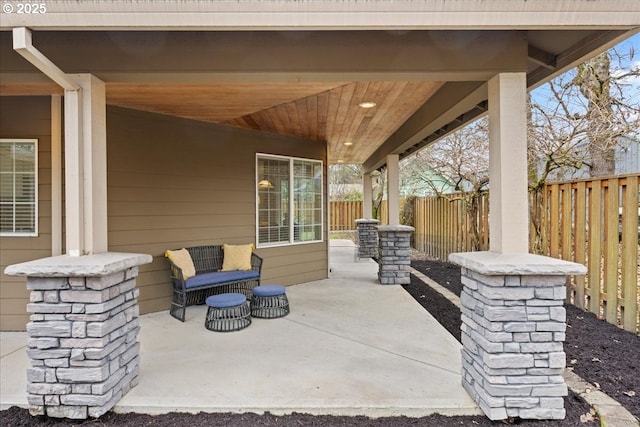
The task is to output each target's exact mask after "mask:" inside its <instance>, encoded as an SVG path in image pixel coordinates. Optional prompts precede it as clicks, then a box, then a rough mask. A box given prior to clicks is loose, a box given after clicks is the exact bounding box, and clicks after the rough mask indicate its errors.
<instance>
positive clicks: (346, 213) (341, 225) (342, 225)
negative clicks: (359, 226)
mask: <svg viewBox="0 0 640 427" xmlns="http://www.w3.org/2000/svg"><path fill="white" fill-rule="evenodd" d="M329 218H330V221H331V223H330V226H329V230H330V231H345V230H355V229H356V219H359V218H362V202H361V201H354V202H351V201H337V202H330V203H329Z"/></svg>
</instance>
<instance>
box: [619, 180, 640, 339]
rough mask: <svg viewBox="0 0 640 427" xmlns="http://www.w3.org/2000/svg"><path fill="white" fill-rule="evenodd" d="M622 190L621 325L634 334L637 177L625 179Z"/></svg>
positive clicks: (636, 322)
mask: <svg viewBox="0 0 640 427" xmlns="http://www.w3.org/2000/svg"><path fill="white" fill-rule="evenodd" d="M626 184H627V185H626V186H625V188H623V193H622V194H623V196H622V201H623V206H624V207H623V210H622V263H621V264H622V265H621V269H622V300H623V304H624V305H623V307H622V316H621V317H622V325H623V327H624V329H626V330H627V331H630V332H636V325H638V324H640V319H639V318H638V298H639V297H640V295H639V294H640V289H638V287H639V285H638V274H640V272H639V271H638V268H639V267H638V213H639V212H638V211H636V209H635V207H636V206H639V207H640V204H639V203H638V177H637V176H634V177H629V178H627V182H626Z"/></svg>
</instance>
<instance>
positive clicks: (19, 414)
mask: <svg viewBox="0 0 640 427" xmlns="http://www.w3.org/2000/svg"><path fill="white" fill-rule="evenodd" d="M420 262H422V261H418V262H415V263H414V267H415V268H417V269H418V270H420V271H423V272H424V273H425V274H427V275H428V276H429V277H431V278H432V279H433V280H435V281H437V282H438V283H440V284H442V285H443V286H445V287H447V288H449V289H450V290H454V289H455V288H456V286H457V287H459V289H461V284H460V270H459V268H458V267H456V266H453V265H451V264H448V263H437V262H433V261H429V262H428V264H424V265H427V266H429V269H428V270H427V269H425V268H424V265H423V266H422V267H421V266H420V265H419V263H420ZM425 262H426V261H425ZM447 282H449V283H447ZM405 289H406V290H407V291H408V292H409V293H410V294H411V295H413V296H414V298H415V299H416V301H418V302H419V303H420V304H421V305H422V306H423V307H424V308H425V309H427V310H428V311H429V312H430V313H431V314H432V315H433V316H434V317H435V318H436V319H437V320H438V321H439V322H440V323H441V324H443V325H444V326H445V327H446V328H447V330H449V331H450V332H451V333H452V334H453V335H454V336H456V337H457V338H458V340H459V339H460V332H459V330H460V313H459V311H458V309H457V307H455V306H454V305H453V304H451V303H450V302H449V301H448V300H446V299H445V298H443V297H442V296H440V294H438V293H437V292H435V291H433V290H432V289H431V288H430V287H429V286H427V285H425V284H424V283H422V282H421V281H420V280H418V279H417V278H415V277H413V276H412V281H411V284H410V285H407V286H406V287H405ZM454 292H456V291H454ZM457 292H458V293H459V292H460V290H458V291H457ZM568 317H569V323H570V326H571V327H570V328H569V330H568V331H567V354H568V356H567V357H568V359H576V362H575V363H574V364H573V365H574V366H575V369H576V372H577V373H578V374H579V375H581V376H583V378H585V379H586V380H587V381H590V382H598V383H599V384H600V386H601V387H602V388H603V389H604V387H605V386H604V384H605V381H604V380H600V381H598V378H596V379H589V378H588V377H587V376H586V375H583V374H582V373H580V372H579V371H578V369H577V366H578V365H588V364H596V366H598V367H600V368H602V366H604V365H610V364H613V363H617V362H615V361H611V362H610V361H609V359H607V358H606V357H605V356H604V355H602V354H600V353H593V352H591V351H590V350H588V349H587V350H585V354H586V356H581V355H579V354H578V352H577V351H575V352H574V351H573V350H570V349H571V348H572V347H573V346H574V344H572V343H573V342H574V341H571V339H570V338H569V336H570V335H572V334H575V330H577V329H581V327H582V325H583V324H586V323H587V322H589V320H588V319H589V316H588V315H586V313H580V316H576V318H575V320H574V319H573V317H572V315H571V314H569V315H568ZM578 317H581V318H578ZM594 320H596V323H597V325H598V326H597V327H598V329H595V330H597V331H598V332H596V333H593V334H592V333H591V332H589V333H585V334H584V337H583V338H582V339H578V340H577V343H581V342H582V341H584V340H586V341H589V342H591V341H590V340H594V341H598V342H600V343H601V344H599V346H600V347H603V348H607V347H610V346H611V345H612V343H614V344H618V343H617V342H616V341H614V340H618V339H617V338H611V342H610V343H607V344H605V343H604V341H602V340H598V339H597V338H596V337H597V336H601V335H602V336H604V335H603V333H600V332H599V328H600V327H601V325H600V324H601V323H604V322H602V321H598V320H597V319H594ZM408 327H410V325H408ZM585 328H594V326H591V325H585ZM614 328H615V327H614ZM595 330H593V331H595ZM610 333H613V332H610ZM607 336H608V335H607ZM611 336H617V335H611ZM631 338H637V337H635V336H631ZM618 341H621V342H624V341H632V339H630V338H629V337H626V338H625V339H621V340H618ZM636 342H637V340H636ZM578 347H581V349H584V346H583V345H580V344H578ZM632 348H633V349H635V350H634V351H635V354H636V355H638V354H640V347H639V348H637V347H635V345H632ZM615 351H616V352H618V353H619V352H620V349H618V348H616V350H615ZM569 354H570V355H569ZM596 355H597V356H596ZM593 358H598V359H599V360H600V362H589V363H587V362H586V359H589V360H591V359H593ZM637 359H638V358H637V356H636V358H635V361H636V362H637ZM605 361H606V362H605ZM633 369H634V370H635V369H636V367H635V364H634V366H633ZM620 370H621V371H622V372H626V373H632V372H635V371H633V370H631V368H630V367H628V366H626V365H623V366H622V367H621V369H620ZM606 372H609V374H605V375H603V377H604V378H608V377H611V378H615V379H616V381H618V382H617V384H622V381H623V379H622V378H621V377H618V374H615V373H611V372H610V371H606ZM629 376H630V375H629ZM636 376H637V375H636ZM623 377H624V376H623ZM636 381H637V380H636ZM634 384H635V383H634ZM626 387H627V386H626V384H625V385H624V386H623V388H626ZM634 387H635V388H633V390H638V391H639V392H640V387H637V386H635V385H634ZM629 390H632V389H631V388H629ZM637 399H638V397H633V398H632V399H631V401H632V402H636V403H637ZM625 406H627V405H626V404H625ZM630 406H633V405H630ZM630 406H627V408H628V409H630V410H631V408H630ZM565 408H566V410H567V418H566V419H565V420H563V421H529V420H527V421H525V420H508V421H505V422H500V421H497V422H492V421H489V420H488V419H487V418H485V417H483V416H474V417H444V416H441V415H432V416H428V417H421V418H408V417H402V416H400V417H384V418H374V419H372V418H368V417H340V416H314V415H309V414H299V413H294V414H291V415H286V416H276V415H273V414H270V413H266V414H262V415H257V414H252V413H248V414H229V413H200V414H185V413H175V412H174V413H170V414H165V415H157V416H150V415H145V414H114V413H112V412H109V413H107V414H105V415H104V416H102V417H100V418H99V419H97V420H87V421H84V422H78V421H72V420H57V419H51V418H44V417H32V416H31V415H29V412H28V411H27V410H26V409H19V408H16V407H13V408H10V409H8V410H5V411H0V425H2V426H53V427H69V426H79V425H82V426H100V427H110V426H127V427H129V426H131V427H133V426H136V427H138V426H192V427H205V426H225V427H245V426H246V427H249V426H251V427H253V426H284V427H289V426H332V427H346V426H367V427H369V426H371V427H405V426H424V427H442V426H480V427H482V426H499V425H505V424H514V425H520V426H526V427H555V426H558V427H570V426H575V427H578V426H597V425H599V422H598V420H597V419H596V417H593V415H592V414H593V413H592V410H591V408H590V407H589V405H588V404H586V403H585V402H584V401H583V400H582V399H580V398H579V397H577V396H575V395H573V394H570V395H569V396H567V397H566V398H565ZM635 408H636V409H637V406H635ZM632 412H633V411H632ZM634 413H635V414H636V415H637V413H636V412H634Z"/></svg>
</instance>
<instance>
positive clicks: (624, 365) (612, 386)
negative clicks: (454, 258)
mask: <svg viewBox="0 0 640 427" xmlns="http://www.w3.org/2000/svg"><path fill="white" fill-rule="evenodd" d="M411 265H412V267H413V268H415V269H416V270H418V271H420V272H422V273H423V274H425V275H427V276H429V277H430V278H431V279H433V280H434V281H436V282H438V283H439V284H440V285H442V286H443V287H445V288H447V289H449V290H450V291H451V292H453V293H455V294H456V295H460V292H461V290H462V283H461V282H460V267H458V266H455V265H453V264H449V263H446V262H440V261H433V260H424V259H419V260H414V261H412V263H411ZM414 282H415V283H414ZM411 288H413V289H411ZM425 288H427V289H426V291H425ZM407 290H408V291H409V292H410V293H411V294H412V295H413V296H414V298H416V300H418V301H419V302H421V301H423V300H429V299H433V300H435V301H434V302H433V303H430V304H422V305H423V306H424V307H425V308H426V309H427V310H428V311H429V312H430V313H431V314H433V316H434V317H436V319H438V321H440V323H441V324H442V325H443V326H444V327H445V328H446V329H447V330H448V331H449V332H451V334H452V335H454V336H455V337H457V338H458V340H459V339H460V338H459V337H460V332H459V329H460V318H459V314H460V311H459V310H458V309H457V307H455V306H454V305H453V304H451V303H449V301H448V300H446V299H445V298H442V297H441V296H440V295H439V294H438V293H437V292H435V291H433V290H431V288H429V287H428V286H426V285H423V284H421V282H420V281H419V280H418V279H416V278H413V279H412V284H411V285H410V287H407ZM422 295H425V296H424V297H422ZM446 303H448V304H449V306H448V307H449V310H450V311H452V312H453V313H454V314H452V313H451V312H449V313H447V309H446V308H444V307H447V304H446ZM565 308H566V310H567V334H566V342H565V353H566V354H567V366H569V367H571V368H573V371H574V372H575V373H576V374H578V375H579V376H580V377H582V378H583V379H584V380H586V381H588V382H590V383H591V384H593V385H595V386H596V387H600V388H601V389H602V391H603V392H605V393H606V394H608V395H609V396H611V397H612V398H614V399H615V400H617V401H618V402H620V404H621V405H623V406H624V407H625V408H627V410H629V412H631V413H632V414H633V415H635V416H636V417H638V418H640V366H638V365H639V364H640V336H638V335H636V334H633V333H630V332H626V331H624V330H622V329H620V328H618V327H617V326H615V325H612V324H610V323H607V322H606V321H604V320H600V319H598V318H597V317H596V316H595V315H594V314H593V313H589V312H585V311H584V310H581V309H579V308H577V307H575V306H573V305H565ZM441 320H442V321H441Z"/></svg>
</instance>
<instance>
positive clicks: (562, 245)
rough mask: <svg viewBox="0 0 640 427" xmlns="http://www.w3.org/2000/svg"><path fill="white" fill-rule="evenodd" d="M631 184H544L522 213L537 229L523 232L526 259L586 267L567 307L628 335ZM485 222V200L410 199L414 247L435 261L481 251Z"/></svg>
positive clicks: (637, 293) (634, 299)
mask: <svg viewBox="0 0 640 427" xmlns="http://www.w3.org/2000/svg"><path fill="white" fill-rule="evenodd" d="M639 177H640V175H638V174H635V175H627V176H622V177H613V178H602V179H596V180H578V181H571V182H560V183H549V184H547V185H546V186H545V188H544V189H543V190H542V191H541V192H540V193H539V194H538V195H531V200H530V204H531V205H530V207H531V209H530V214H531V215H532V216H533V215H537V216H538V217H539V223H540V227H539V229H536V227H534V226H533V222H532V226H531V227H530V231H531V234H530V239H529V240H530V243H531V252H535V253H541V254H543V255H548V256H551V257H555V258H561V259H565V260H568V261H575V262H578V263H581V264H584V265H586V266H587V269H588V272H587V274H586V276H576V277H572V278H571V280H570V281H569V283H567V285H568V286H567V299H568V301H569V302H572V303H573V304H575V305H576V306H578V307H580V308H586V309H588V310H590V311H592V312H593V313H596V314H597V315H598V316H601V317H604V318H605V319H606V320H607V321H609V322H610V323H613V324H618V325H620V326H622V327H624V329H626V330H628V331H633V332H638V331H639V330H640V318H639V311H638V307H639V306H640V285H639V284H638V277H639V274H640V270H639V267H638V263H639V259H638V237H639V230H638V216H639V214H640V205H639V203H638V179H639ZM471 203H475V205H471ZM488 218H489V203H488V196H487V195H486V194H484V195H482V196H480V197H478V198H476V199H475V200H474V199H471V198H469V197H467V196H466V195H463V194H452V195H447V196H446V197H441V198H437V197H429V198H424V197H423V198H418V199H416V201H415V208H414V226H415V228H416V231H415V247H416V249H418V250H421V251H424V252H426V253H427V254H429V255H431V256H434V257H437V258H439V259H441V260H446V259H447V257H448V255H449V254H450V253H452V252H470V251H474V250H487V249H488V247H489V227H488ZM474 227H476V229H477V233H474V232H473V230H474Z"/></svg>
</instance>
